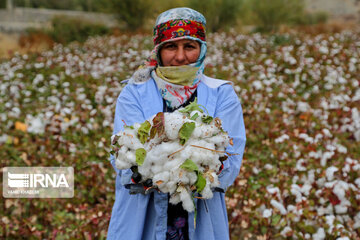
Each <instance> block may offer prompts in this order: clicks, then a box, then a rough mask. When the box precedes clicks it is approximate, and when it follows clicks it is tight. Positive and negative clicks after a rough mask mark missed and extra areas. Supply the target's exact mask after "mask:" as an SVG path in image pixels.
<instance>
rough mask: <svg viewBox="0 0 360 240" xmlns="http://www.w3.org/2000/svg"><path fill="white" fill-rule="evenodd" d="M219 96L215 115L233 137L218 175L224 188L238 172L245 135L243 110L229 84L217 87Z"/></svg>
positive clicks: (230, 183)
mask: <svg viewBox="0 0 360 240" xmlns="http://www.w3.org/2000/svg"><path fill="white" fill-rule="evenodd" d="M218 91H219V95H218V96H219V97H218V101H217V106H216V109H215V117H219V118H220V119H221V121H222V127H223V129H224V130H225V131H227V132H228V134H229V136H230V137H231V138H233V143H234V144H233V145H232V146H231V145H229V146H228V147H227V149H226V151H227V152H229V153H231V154H236V155H231V156H229V157H228V159H227V160H225V161H224V169H223V170H222V172H221V173H220V175H219V180H220V187H221V188H222V189H223V190H225V191H226V189H227V188H228V187H229V186H230V185H232V184H233V182H234V181H235V179H236V177H237V176H238V174H239V171H240V167H241V161H242V157H243V153H244V149H245V142H246V135H245V125H244V119H243V112H242V108H241V104H240V101H239V98H238V96H237V95H236V93H235V91H234V89H233V88H232V86H231V85H230V84H225V85H222V86H221V87H220V88H219V90H218Z"/></svg>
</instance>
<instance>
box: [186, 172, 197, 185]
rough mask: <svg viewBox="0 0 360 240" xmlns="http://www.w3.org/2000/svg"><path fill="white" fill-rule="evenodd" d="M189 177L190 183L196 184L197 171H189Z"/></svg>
mask: <svg viewBox="0 0 360 240" xmlns="http://www.w3.org/2000/svg"><path fill="white" fill-rule="evenodd" d="M187 177H188V178H189V183H190V185H194V184H195V183H196V181H197V175H196V173H195V172H189V173H188V174H187Z"/></svg>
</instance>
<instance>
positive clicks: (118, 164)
mask: <svg viewBox="0 0 360 240" xmlns="http://www.w3.org/2000/svg"><path fill="white" fill-rule="evenodd" d="M115 166H116V168H118V169H127V168H130V167H131V166H132V164H130V163H128V162H124V161H120V160H118V159H116V160H115Z"/></svg>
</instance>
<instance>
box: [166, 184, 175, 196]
mask: <svg viewBox="0 0 360 240" xmlns="http://www.w3.org/2000/svg"><path fill="white" fill-rule="evenodd" d="M166 186H167V188H168V190H169V193H170V195H171V194H173V193H174V192H175V191H176V188H177V183H176V182H174V181H169V182H167V183H166Z"/></svg>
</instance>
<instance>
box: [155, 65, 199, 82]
mask: <svg viewBox="0 0 360 240" xmlns="http://www.w3.org/2000/svg"><path fill="white" fill-rule="evenodd" d="M198 70H199V67H192V66H187V65H183V66H168V67H162V66H158V67H157V68H156V74H157V75H158V77H160V78H161V79H163V80H165V81H167V82H169V83H172V84H176V85H182V86H191V85H192V84H193V82H194V79H195V77H196V73H197V71H198Z"/></svg>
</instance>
